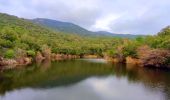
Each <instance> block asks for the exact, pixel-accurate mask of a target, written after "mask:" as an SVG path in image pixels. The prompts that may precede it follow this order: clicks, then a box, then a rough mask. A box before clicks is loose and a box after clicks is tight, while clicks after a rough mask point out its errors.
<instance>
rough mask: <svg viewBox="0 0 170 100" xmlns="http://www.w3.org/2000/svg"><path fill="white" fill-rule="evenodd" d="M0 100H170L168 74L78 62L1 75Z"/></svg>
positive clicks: (48, 64) (45, 64)
mask: <svg viewBox="0 0 170 100" xmlns="http://www.w3.org/2000/svg"><path fill="white" fill-rule="evenodd" d="M0 100H170V71H166V70H160V69H150V68H142V67H138V66H133V65H123V64H112V63H107V62H106V61H104V60H103V59H78V60H68V61H59V62H50V61H44V62H42V63H39V64H33V65H29V66H27V67H26V68H23V67H21V68H20V67H19V68H17V69H15V70H7V71H3V72H0Z"/></svg>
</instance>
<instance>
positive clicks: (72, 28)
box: [32, 18, 139, 38]
mask: <svg viewBox="0 0 170 100" xmlns="http://www.w3.org/2000/svg"><path fill="white" fill-rule="evenodd" d="M32 21H33V22H34V23H37V24H39V25H42V26H45V27H47V28H49V29H53V30H55V31H58V32H64V33H70V34H77V35H81V36H111V37H120V38H136V37H138V36H139V35H131V34H115V33H110V32H106V31H98V32H92V31H89V30H87V29H84V28H82V27H80V26H78V25H76V24H73V23H69V22H61V21H56V20H52V19H45V18H36V19H33V20H32Z"/></svg>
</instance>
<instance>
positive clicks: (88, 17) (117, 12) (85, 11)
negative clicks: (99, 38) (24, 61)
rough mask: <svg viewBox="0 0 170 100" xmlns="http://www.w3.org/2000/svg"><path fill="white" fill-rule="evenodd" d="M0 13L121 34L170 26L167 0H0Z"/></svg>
mask: <svg viewBox="0 0 170 100" xmlns="http://www.w3.org/2000/svg"><path fill="white" fill-rule="evenodd" d="M0 12H2V13H8V14H12V15H16V16H19V17H23V18H29V19H30V18H50V19H55V20H59V21H66V22H72V23H75V24H77V25H80V26H82V27H84V28H86V29H88V30H92V31H101V30H102V31H109V32H114V33H124V34H156V33H157V32H158V31H159V30H160V29H162V28H163V27H165V26H167V25H170V0H0Z"/></svg>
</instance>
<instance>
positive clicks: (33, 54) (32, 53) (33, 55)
mask: <svg viewBox="0 0 170 100" xmlns="http://www.w3.org/2000/svg"><path fill="white" fill-rule="evenodd" d="M27 55H28V56H31V57H35V51H34V50H28V51H27Z"/></svg>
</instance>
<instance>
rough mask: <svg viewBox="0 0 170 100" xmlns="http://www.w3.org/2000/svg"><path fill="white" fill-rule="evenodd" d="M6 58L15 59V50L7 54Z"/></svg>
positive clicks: (8, 51)
mask: <svg viewBox="0 0 170 100" xmlns="http://www.w3.org/2000/svg"><path fill="white" fill-rule="evenodd" d="M4 57H5V58H14V57H15V52H14V50H12V49H10V50H7V51H6V52H5V56H4Z"/></svg>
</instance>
